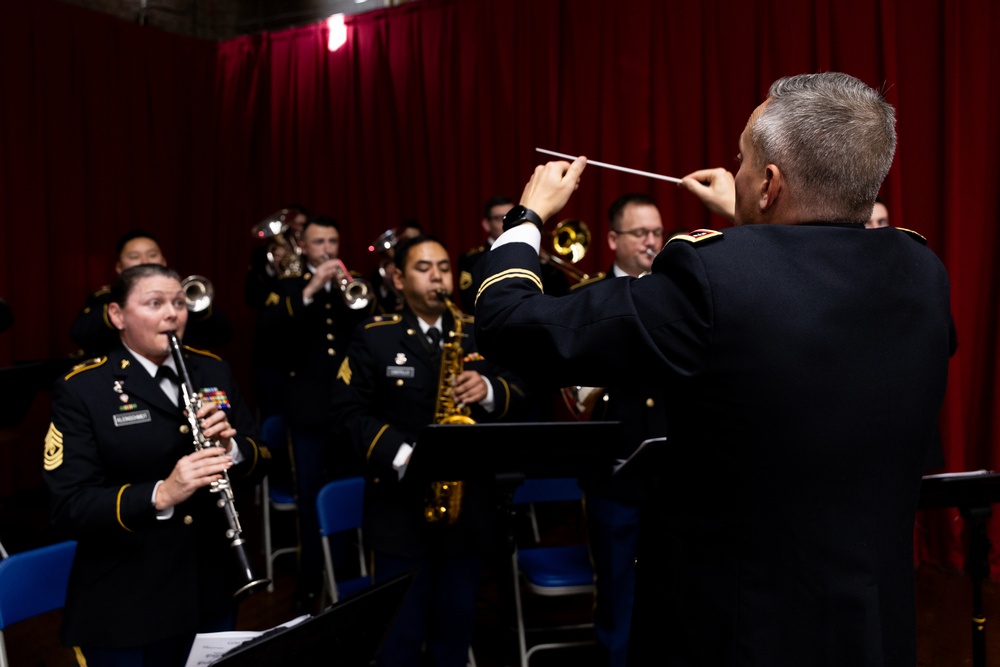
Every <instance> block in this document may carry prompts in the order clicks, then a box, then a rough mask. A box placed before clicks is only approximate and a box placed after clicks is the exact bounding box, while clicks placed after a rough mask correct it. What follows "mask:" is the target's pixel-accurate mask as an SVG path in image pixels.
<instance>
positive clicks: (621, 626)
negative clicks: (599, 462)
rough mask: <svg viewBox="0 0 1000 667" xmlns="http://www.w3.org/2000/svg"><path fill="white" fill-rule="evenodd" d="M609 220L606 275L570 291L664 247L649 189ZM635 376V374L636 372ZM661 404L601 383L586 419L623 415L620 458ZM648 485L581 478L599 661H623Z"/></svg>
mask: <svg viewBox="0 0 1000 667" xmlns="http://www.w3.org/2000/svg"><path fill="white" fill-rule="evenodd" d="M608 225H609V229H608V246H609V247H610V248H611V250H612V251H613V252H614V255H615V260H614V264H613V265H612V266H611V269H609V270H608V272H607V273H606V274H600V275H598V276H595V277H594V278H592V279H590V280H587V281H584V282H581V283H577V284H576V285H574V286H573V288H572V289H573V291H576V290H577V289H580V288H584V289H585V288H586V286H587V285H592V284H595V283H597V282H600V281H604V280H617V279H620V278H621V277H629V276H631V277H632V278H639V277H641V276H642V275H643V274H645V273H647V272H648V271H649V270H650V269H651V268H652V266H653V258H654V257H655V256H656V253H658V252H659V251H660V248H662V247H663V220H662V219H661V218H660V211H659V209H658V208H657V207H656V203H655V202H654V201H653V200H652V198H651V197H649V196H648V195H645V194H639V193H631V194H626V195H622V196H621V197H619V198H618V199H616V200H615V201H614V202H613V203H612V204H611V206H610V207H609V208H608ZM636 377H637V378H638V377H641V376H640V375H639V374H638V373H636ZM663 408H664V406H663V392H662V391H660V390H659V389H658V388H656V387H655V386H643V385H640V384H635V383H633V384H630V385H625V386H619V387H608V388H606V389H605V390H604V394H603V396H602V399H601V400H598V401H597V402H596V404H595V407H594V410H593V413H592V414H591V419H592V420H600V421H605V420H607V421H620V422H622V431H621V433H620V435H619V437H618V440H617V442H615V443H614V450H615V458H616V459H617V460H619V461H623V460H625V459H627V458H628V457H629V456H631V455H632V453H633V452H634V451H635V450H636V449H637V448H638V447H639V445H640V444H642V442H643V441H644V440H647V439H649V438H657V437H663V436H665V435H666V433H667V422H666V418H665V413H664V410H663ZM651 485H652V481H651V479H649V478H636V477H631V478H627V479H623V478H621V477H619V476H612V474H611V470H608V471H606V474H603V475H601V476H598V477H588V478H584V479H581V480H580V486H581V487H582V488H583V490H584V493H585V494H586V500H587V524H588V530H589V537H590V540H589V541H590V552H591V558H592V560H593V561H594V570H595V572H596V575H597V577H596V585H597V600H596V605H595V608H594V625H595V630H596V632H597V640H598V644H599V646H600V648H601V654H602V655H601V663H602V664H605V665H610V666H614V667H624V665H625V664H626V660H627V654H628V643H629V631H630V627H631V621H632V600H633V597H634V595H635V559H636V557H637V555H638V543H639V522H640V513H641V511H642V506H643V505H644V503H645V500H646V497H647V496H648V494H649V490H650V488H651Z"/></svg>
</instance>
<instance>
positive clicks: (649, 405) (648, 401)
mask: <svg viewBox="0 0 1000 667" xmlns="http://www.w3.org/2000/svg"><path fill="white" fill-rule="evenodd" d="M654 405H656V402H655V401H653V399H651V398H647V399H646V407H647V408H651V407H653V406H654Z"/></svg>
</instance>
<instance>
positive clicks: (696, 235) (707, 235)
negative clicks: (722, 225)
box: [667, 229, 722, 243]
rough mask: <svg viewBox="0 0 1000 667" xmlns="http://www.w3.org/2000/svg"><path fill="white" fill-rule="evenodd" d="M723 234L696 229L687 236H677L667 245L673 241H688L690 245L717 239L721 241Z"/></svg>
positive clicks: (669, 240)
mask: <svg viewBox="0 0 1000 667" xmlns="http://www.w3.org/2000/svg"><path fill="white" fill-rule="evenodd" d="M721 238H722V232H718V231H716V230H714V229H696V230H694V231H693V232H688V233H687V234H677V235H675V236H672V237H670V239H668V240H667V243H670V242H672V241H687V242H688V243H704V242H705V241H711V240H715V239H721Z"/></svg>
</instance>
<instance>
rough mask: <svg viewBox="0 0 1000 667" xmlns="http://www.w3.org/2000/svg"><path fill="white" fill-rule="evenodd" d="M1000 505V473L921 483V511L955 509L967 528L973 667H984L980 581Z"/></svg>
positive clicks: (957, 475) (945, 477)
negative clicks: (988, 528) (991, 520)
mask: <svg viewBox="0 0 1000 667" xmlns="http://www.w3.org/2000/svg"><path fill="white" fill-rule="evenodd" d="M997 502H1000V474H997V473H994V472H992V471H988V470H977V471H975V472H961V473H950V474H944V475H927V476H926V477H924V478H923V480H922V481H921V483H920V504H919V506H920V508H921V509H932V508H943V507H956V508H958V512H959V514H961V515H962V518H963V519H964V520H965V522H966V525H967V526H968V528H969V555H968V559H967V561H966V568H967V569H968V571H969V576H970V578H971V579H972V665H973V667H986V632H985V627H986V616H985V614H983V589H982V586H983V581H984V580H985V579H986V578H987V577H988V576H989V571H990V563H989V560H990V539H989V536H988V535H987V534H986V522H987V520H988V519H989V518H990V516H992V514H993V507H992V505H993V503H997Z"/></svg>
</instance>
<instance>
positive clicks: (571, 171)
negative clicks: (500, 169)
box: [521, 156, 587, 220]
mask: <svg viewBox="0 0 1000 667" xmlns="http://www.w3.org/2000/svg"><path fill="white" fill-rule="evenodd" d="M586 166H587V158H585V157H582V156H581V157H578V158H577V159H575V160H573V162H572V163H570V162H564V161H557V162H547V163H546V164H540V165H538V166H537V167H535V173H534V174H532V175H531V179H530V180H528V184H527V185H525V186H524V192H522V193H521V205H522V206H525V207H527V208H530V209H531V210H532V211H534V212H535V213H537V214H538V216H539V217H540V218H541V219H542V220H548V219H549V218H551V217H552V216H553V215H555V214H556V213H558V212H559V211H561V210H562V209H563V207H564V206H565V205H566V202H568V201H569V197H570V195H572V194H573V191H574V190H576V189H577V187H579V185H580V176H581V175H582V174H583V170H584V168H585V167H586Z"/></svg>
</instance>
